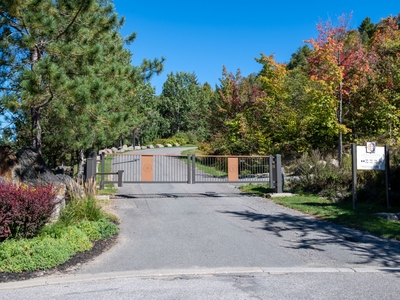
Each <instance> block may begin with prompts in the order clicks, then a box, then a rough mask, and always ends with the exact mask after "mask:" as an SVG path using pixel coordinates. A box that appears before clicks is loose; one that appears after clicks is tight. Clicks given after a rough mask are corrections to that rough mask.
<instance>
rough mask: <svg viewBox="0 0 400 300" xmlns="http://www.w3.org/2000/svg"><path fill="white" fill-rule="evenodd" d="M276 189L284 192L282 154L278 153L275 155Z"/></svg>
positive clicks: (278, 191) (277, 191)
mask: <svg viewBox="0 0 400 300" xmlns="http://www.w3.org/2000/svg"><path fill="white" fill-rule="evenodd" d="M275 172H276V173H275V183H276V186H275V190H276V193H282V192H283V188H282V183H283V180H282V163H281V155H280V154H277V155H276V156H275Z"/></svg>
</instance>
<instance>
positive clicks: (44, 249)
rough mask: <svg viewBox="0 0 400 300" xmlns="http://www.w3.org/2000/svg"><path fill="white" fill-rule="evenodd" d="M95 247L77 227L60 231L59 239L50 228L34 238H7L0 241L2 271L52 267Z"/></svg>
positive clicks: (0, 266) (0, 269) (0, 267)
mask: <svg viewBox="0 0 400 300" xmlns="http://www.w3.org/2000/svg"><path fill="white" fill-rule="evenodd" d="M50 227H51V226H50ZM92 246H93V244H92V243H91V242H90V240H89V238H88V236H87V235H86V234H85V233H83V232H82V231H81V230H80V229H78V228H77V227H74V226H70V227H65V228H64V229H63V230H61V231H58V232H57V238H54V236H53V235H52V233H51V228H50V229H48V230H45V231H44V232H43V234H42V235H41V236H40V237H36V238H33V239H21V240H13V239H10V240H6V241H4V242H2V243H1V244H0V272H22V271H30V270H44V269H49V268H52V267H54V266H57V265H60V264H62V263H64V262H65V261H67V260H68V259H69V258H70V257H71V256H72V255H74V254H75V253H77V252H82V251H86V250H89V249H91V247H92Z"/></svg>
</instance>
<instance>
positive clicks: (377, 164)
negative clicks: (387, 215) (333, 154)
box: [351, 142, 391, 209]
mask: <svg viewBox="0 0 400 300" xmlns="http://www.w3.org/2000/svg"><path fill="white" fill-rule="evenodd" d="M351 150H352V151H351V152H352V156H353V159H352V169H353V172H352V173H353V209H357V170H380V171H385V179H386V202H387V207H388V208H391V203H390V196H389V189H390V187H389V179H390V178H389V170H390V165H389V146H388V145H385V147H377V146H376V143H375V142H367V145H366V146H356V144H354V143H353V144H351Z"/></svg>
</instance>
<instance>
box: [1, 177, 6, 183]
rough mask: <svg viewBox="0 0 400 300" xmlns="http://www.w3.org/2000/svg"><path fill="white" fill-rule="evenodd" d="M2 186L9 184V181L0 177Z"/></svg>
mask: <svg viewBox="0 0 400 300" xmlns="http://www.w3.org/2000/svg"><path fill="white" fill-rule="evenodd" d="M0 184H7V181H6V180H5V179H4V178H3V177H1V176H0Z"/></svg>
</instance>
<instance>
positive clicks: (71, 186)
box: [56, 174, 85, 200]
mask: <svg viewBox="0 0 400 300" xmlns="http://www.w3.org/2000/svg"><path fill="white" fill-rule="evenodd" d="M56 176H57V178H58V179H59V180H60V181H61V182H62V183H63V184H64V185H65V187H66V191H67V193H68V195H67V196H70V198H74V199H78V200H79V199H82V198H83V197H84V195H85V193H84V191H83V189H82V187H81V186H80V185H79V184H77V183H76V181H75V180H73V179H72V178H71V177H70V176H68V175H65V174H57V175H56Z"/></svg>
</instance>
